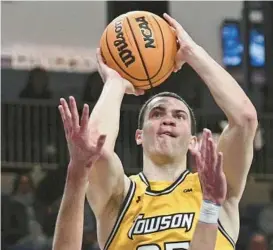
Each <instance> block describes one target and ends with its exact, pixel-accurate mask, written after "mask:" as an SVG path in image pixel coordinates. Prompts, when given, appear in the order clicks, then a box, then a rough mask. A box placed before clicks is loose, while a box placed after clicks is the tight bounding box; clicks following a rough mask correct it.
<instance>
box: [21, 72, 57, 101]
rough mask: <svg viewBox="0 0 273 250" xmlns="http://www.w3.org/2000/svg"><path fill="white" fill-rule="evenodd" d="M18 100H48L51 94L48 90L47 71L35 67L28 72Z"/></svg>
mask: <svg viewBox="0 0 273 250" xmlns="http://www.w3.org/2000/svg"><path fill="white" fill-rule="evenodd" d="M19 97H20V98H31V99H50V98H51V97H52V93H51V91H50V90H49V77H48V74H47V71H46V70H45V69H43V68H40V67H37V68H34V69H32V70H31V71H30V72H29V77H28V80H27V84H26V86H25V88H24V89H23V90H22V91H21V93H20V95H19Z"/></svg>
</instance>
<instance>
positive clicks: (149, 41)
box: [136, 16, 155, 48]
mask: <svg viewBox="0 0 273 250" xmlns="http://www.w3.org/2000/svg"><path fill="white" fill-rule="evenodd" d="M136 21H137V22H138V23H139V25H138V26H139V28H140V30H141V33H142V35H143V39H144V42H146V43H145V48H155V40H154V39H153V33H152V30H151V29H150V27H149V25H148V22H147V20H146V19H145V17H144V16H142V17H137V18H136Z"/></svg>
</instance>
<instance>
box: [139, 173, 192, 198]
mask: <svg viewBox="0 0 273 250" xmlns="http://www.w3.org/2000/svg"><path fill="white" fill-rule="evenodd" d="M188 174H190V171H189V170H185V171H184V172H183V173H182V174H181V175H180V176H179V177H178V178H177V180H176V181H175V182H174V183H172V184H171V185H170V186H169V187H167V188H165V189H163V190H160V191H157V190H152V189H151V187H150V184H149V181H148V179H147V177H146V176H145V175H144V173H143V172H141V173H139V177H140V179H141V180H142V181H143V182H144V183H145V184H146V185H147V189H146V191H145V194H147V195H150V196H159V195H165V194H169V193H171V192H172V191H173V190H174V189H175V188H176V187H177V186H178V185H179V184H181V183H182V182H183V181H184V180H185V178H186V177H187V175H188Z"/></svg>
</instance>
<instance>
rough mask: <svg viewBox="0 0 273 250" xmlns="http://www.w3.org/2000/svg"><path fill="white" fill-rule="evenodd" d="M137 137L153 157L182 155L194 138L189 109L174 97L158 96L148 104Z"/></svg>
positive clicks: (138, 141) (139, 142) (147, 152)
mask: <svg viewBox="0 0 273 250" xmlns="http://www.w3.org/2000/svg"><path fill="white" fill-rule="evenodd" d="M138 133H139V136H138ZM136 138H137V143H138V144H142V146H143V150H144V152H145V153H146V154H149V155H150V156H151V157H154V156H165V157H170V158H173V157H177V156H180V157H181V155H183V154H186V152H187V150H188V147H189V144H190V142H191V140H192V135H191V117H190V113H189V109H188V108H187V106H186V105H185V104H184V103H183V102H182V101H180V100H178V99H176V98H173V97H157V98H155V99H154V100H152V101H151V102H150V103H149V105H148V108H147V110H146V114H145V117H144V123H143V129H142V130H140V131H138V132H137V136H136ZM138 139H139V140H138Z"/></svg>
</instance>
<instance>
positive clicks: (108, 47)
mask: <svg viewBox="0 0 273 250" xmlns="http://www.w3.org/2000/svg"><path fill="white" fill-rule="evenodd" d="M106 46H107V49H108V51H109V54H110V56H111V57H112V59H113V60H114V62H115V63H116V65H117V66H118V67H119V68H120V70H121V71H122V72H123V73H125V74H126V75H127V76H129V77H131V78H132V79H134V80H136V81H143V82H144V81H147V80H148V79H138V78H136V77H133V76H132V75H130V74H129V73H128V72H126V71H125V70H124V69H123V68H122V67H121V66H120V65H119V63H118V62H117V61H116V59H115V57H114V56H113V54H112V52H111V48H110V46H109V43H108V29H107V31H106Z"/></svg>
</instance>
